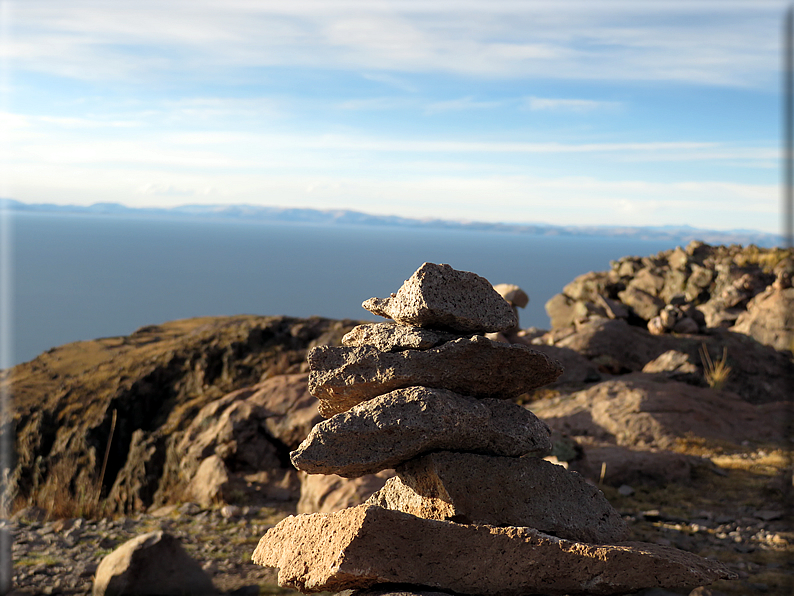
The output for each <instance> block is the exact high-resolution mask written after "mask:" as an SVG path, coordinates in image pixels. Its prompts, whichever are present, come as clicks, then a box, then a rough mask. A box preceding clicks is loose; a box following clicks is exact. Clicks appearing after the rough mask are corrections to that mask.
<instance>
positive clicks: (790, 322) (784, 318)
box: [731, 286, 794, 351]
mask: <svg viewBox="0 0 794 596" xmlns="http://www.w3.org/2000/svg"><path fill="white" fill-rule="evenodd" d="M792 313H794V288H790V287H789V288H779V287H775V286H771V287H769V288H767V290H765V291H764V292H762V293H760V294H758V295H757V296H755V297H754V298H753V299H752V300H751V301H750V302H749V303H748V304H747V310H746V311H745V312H743V313H742V314H740V315H739V317H738V318H737V319H736V324H735V325H734V326H733V328H732V329H731V331H735V332H737V333H744V334H746V335H749V336H750V337H752V338H753V339H755V340H756V341H758V342H759V343H762V344H765V345H768V346H772V347H773V348H775V349H776V350H792V351H794V314H792Z"/></svg>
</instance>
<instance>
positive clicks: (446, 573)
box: [253, 505, 735, 596]
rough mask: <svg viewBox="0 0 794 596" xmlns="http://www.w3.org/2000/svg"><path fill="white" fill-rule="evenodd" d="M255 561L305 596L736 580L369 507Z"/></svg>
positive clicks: (299, 522) (276, 542)
mask: <svg viewBox="0 0 794 596" xmlns="http://www.w3.org/2000/svg"><path fill="white" fill-rule="evenodd" d="M253 560H254V562H255V563H257V564H259V565H265V566H272V567H278V568H279V572H278V582H279V585H280V586H282V587H290V588H295V589H297V590H300V591H302V592H304V593H309V592H318V591H323V590H327V591H339V590H345V589H356V588H368V587H371V586H374V585H376V584H380V583H389V582H395V583H396V582H399V583H401V584H412V585H420V586H424V587H425V588H424V589H427V588H431V589H434V588H435V589H443V590H448V591H451V592H454V593H458V594H489V595H492V596H523V595H525V594H537V593H543V594H548V595H550V596H562V595H563V594H571V595H574V594H581V595H585V594H587V595H606V594H625V593H629V592H635V591H637V590H640V589H642V588H649V587H664V588H672V589H691V588H694V587H696V586H700V585H704V584H709V583H712V582H714V581H715V580H717V579H720V578H732V577H735V574H733V573H731V572H730V571H728V570H727V569H726V568H725V567H724V566H723V565H722V564H721V563H718V562H716V561H710V560H707V559H703V558H701V557H698V556H696V555H693V554H690V553H686V552H682V551H678V550H675V549H671V548H666V547H662V546H656V545H651V544H643V543H638V542H628V543H623V544H619V545H594V544H585V543H580V542H573V541H568V540H563V539H560V538H556V537H553V536H549V535H548V534H544V533H542V532H540V531H538V530H535V529H532V528H523V527H507V528H497V527H493V526H488V525H465V524H456V523H453V522H448V521H439V520H428V519H422V518H419V517H416V516H413V515H409V514H407V513H403V512H401V511H392V510H388V509H384V508H382V507H376V506H367V505H360V506H358V507H353V508H350V509H345V510H344V511H339V512H336V513H315V514H311V515H298V516H290V517H288V518H286V519H284V520H283V521H281V522H280V523H279V524H278V525H276V526H275V527H274V528H271V529H270V530H269V531H268V532H267V533H266V534H265V535H264V536H263V537H262V538H261V540H260V541H259V544H258V545H257V547H256V550H255V551H254V555H253Z"/></svg>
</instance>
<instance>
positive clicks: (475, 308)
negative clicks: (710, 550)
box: [253, 263, 729, 596]
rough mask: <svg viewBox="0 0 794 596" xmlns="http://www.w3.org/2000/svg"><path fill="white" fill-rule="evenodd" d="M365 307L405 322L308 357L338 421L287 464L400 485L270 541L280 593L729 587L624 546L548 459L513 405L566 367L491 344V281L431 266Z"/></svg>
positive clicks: (501, 313) (543, 435) (593, 503)
mask: <svg viewBox="0 0 794 596" xmlns="http://www.w3.org/2000/svg"><path fill="white" fill-rule="evenodd" d="M363 306H364V308H366V309H367V310H370V311H371V312H373V313H375V314H378V315H381V316H384V317H387V318H390V319H392V320H393V321H394V323H376V324H369V325H362V326H359V327H356V328H355V329H353V330H352V331H351V332H350V333H349V334H348V335H346V336H345V338H344V339H343V344H344V345H343V346H342V347H329V346H322V347H318V348H315V349H313V350H312V351H311V352H310V353H309V366H310V370H311V374H310V376H309V389H310V391H311V393H312V394H313V395H315V396H316V397H317V398H319V400H320V405H319V410H320V413H321V414H322V415H323V416H324V417H325V418H327V420H324V421H323V422H321V423H319V424H318V425H316V426H315V427H314V428H313V429H312V431H311V433H310V434H309V436H308V437H307V438H306V440H305V441H304V442H303V443H302V444H301V445H300V447H299V448H298V449H297V450H296V451H294V452H293V453H292V454H291V458H292V462H293V464H294V465H295V466H296V467H297V468H299V469H301V470H304V471H306V472H308V473H310V474H338V475H340V476H345V477H357V476H361V475H364V474H372V473H376V472H378V471H380V470H384V469H389V468H394V469H395V470H396V472H397V476H395V477H394V478H391V479H390V480H389V481H388V482H387V484H386V486H385V487H384V488H383V489H382V490H380V491H379V492H377V493H376V494H374V495H373V496H372V497H371V498H370V499H369V500H368V501H367V502H366V503H364V504H363V505H359V506H357V507H351V508H348V509H345V510H342V511H339V512H335V513H315V514H304V515H298V516H290V517H288V518H287V519H285V520H283V521H282V522H281V523H279V524H278V525H277V526H275V527H274V528H272V529H271V530H269V531H268V532H267V533H266V534H265V535H264V536H263V537H262V539H261V540H260V542H259V545H258V546H257V548H256V551H255V552H254V555H253V559H254V561H255V562H256V563H258V564H260V565H265V566H273V567H278V568H279V585H281V586H284V587H293V588H296V589H298V590H300V591H301V592H304V593H309V592H319V591H341V590H350V589H353V590H361V591H363V590H366V593H367V594H375V593H379V594H385V593H396V592H400V593H413V594H421V593H425V594H427V593H429V592H428V590H441V591H445V592H451V593H457V594H476V595H493V596H518V595H522V594H622V593H629V592H633V591H636V590H639V589H642V588H645V587H654V586H660V587H668V588H687V587H695V586H699V585H703V584H707V583H711V582H712V581H714V580H716V579H718V578H720V577H727V576H728V575H729V572H727V570H726V569H725V568H724V567H723V566H722V565H720V564H718V563H714V562H711V561H708V560H706V559H702V558H700V557H697V556H695V555H691V554H689V553H682V552H679V551H676V550H674V549H670V548H665V547H660V546H656V545H649V544H641V543H621V542H620V541H621V540H624V539H625V538H626V535H627V528H626V525H625V522H624V521H623V520H622V518H621V517H620V515H619V514H618V513H617V512H616V511H615V510H614V509H613V508H612V507H611V506H610V504H609V503H608V502H607V501H606V499H605V498H604V496H603V494H602V493H601V492H600V491H599V490H598V489H596V488H595V487H593V486H591V485H590V484H588V483H587V482H586V481H585V480H584V479H583V478H582V477H581V476H579V475H578V474H576V473H575V472H569V471H567V470H565V469H564V468H563V467H561V466H557V465H554V464H552V463H550V462H548V461H545V460H544V459H542V457H543V456H544V455H546V454H548V453H549V452H550V450H551V440H550V431H549V428H548V426H547V425H546V424H545V423H543V422H542V421H541V420H539V419H538V418H537V417H536V416H535V415H534V414H532V413H531V412H529V411H528V410H527V409H525V408H523V407H521V406H520V405H518V404H516V403H514V402H513V401H512V399H513V398H515V397H517V396H519V395H521V394H523V393H526V392H528V391H531V390H532V389H535V388H537V387H540V386H543V385H545V384H547V383H551V382H553V381H554V380H555V379H557V378H558V377H559V375H560V374H561V373H562V368H561V366H560V365H559V363H557V362H556V361H553V360H551V359H550V358H548V357H547V356H546V355H544V354H542V353H540V352H536V351H534V350H532V349H530V348H528V347H526V346H524V345H510V344H504V343H498V342H492V341H490V340H488V339H487V338H485V337H484V336H483V334H485V333H495V332H499V331H503V330H506V329H510V328H512V327H514V326H515V325H516V318H515V313H514V311H513V309H512V307H511V306H510V305H509V304H508V303H507V302H506V301H505V300H504V299H503V298H502V297H501V296H500V295H499V294H498V293H497V292H496V291H495V290H494V289H493V287H492V286H491V285H490V283H488V281H487V280H485V279H483V278H482V277H479V276H477V275H475V274H473V273H468V272H464V271H456V270H454V269H452V268H451V267H450V266H449V265H434V264H430V263H425V264H424V265H422V267H420V268H419V270H417V271H416V273H414V275H413V276H412V277H411V278H410V279H409V280H407V281H406V282H405V284H404V285H403V286H402V287H401V288H400V290H399V291H398V292H397V294H392V295H391V296H390V297H389V298H386V299H382V300H381V299H378V298H372V299H370V300H368V301H366V302H365V303H364V304H363ZM395 585H399V587H395ZM362 594H363V592H362Z"/></svg>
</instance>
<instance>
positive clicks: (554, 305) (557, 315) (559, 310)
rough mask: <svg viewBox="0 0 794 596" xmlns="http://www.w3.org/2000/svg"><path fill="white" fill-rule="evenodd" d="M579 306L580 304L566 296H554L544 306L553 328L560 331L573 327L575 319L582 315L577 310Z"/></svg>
mask: <svg viewBox="0 0 794 596" xmlns="http://www.w3.org/2000/svg"><path fill="white" fill-rule="evenodd" d="M577 304H579V303H577V302H576V301H575V300H574V299H573V298H570V297H569V296H566V295H565V294H555V295H554V296H552V297H551V298H550V299H549V300H548V302H546V304H545V306H544V308H545V309H546V314H547V315H548V316H549V320H550V322H551V326H552V328H553V329H560V328H564V327H568V326H569V325H573V322H574V319H575V318H576V317H577V316H579V315H580V314H581V313H580V312H579V311H578V310H577Z"/></svg>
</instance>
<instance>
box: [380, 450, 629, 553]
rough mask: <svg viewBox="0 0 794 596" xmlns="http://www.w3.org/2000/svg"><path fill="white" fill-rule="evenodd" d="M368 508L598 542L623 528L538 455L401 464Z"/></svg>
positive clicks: (601, 501) (458, 456) (591, 492)
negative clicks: (535, 531)
mask: <svg viewBox="0 0 794 596" xmlns="http://www.w3.org/2000/svg"><path fill="white" fill-rule="evenodd" d="M397 474H398V477H397V478H392V479H391V480H389V481H388V482H387V483H386V486H385V487H384V488H383V489H381V490H380V491H378V492H377V493H375V494H374V495H373V496H372V497H371V498H370V500H369V501H368V502H369V503H370V504H374V505H379V506H381V507H385V508H387V509H396V510H398V511H403V512H404V513H410V514H412V515H416V516H418V517H423V518H425V519H442V520H443V519H446V520H450V521H455V522H458V523H465V524H488V525H491V526H526V527H530V528H535V529H537V530H540V531H541V532H545V533H546V534H551V535H553V536H558V537H559V538H566V539H568V540H576V541H579V542H591V543H596V544H602V543H606V542H617V541H620V540H625V539H626V538H627V536H628V528H627V527H626V523H625V522H624V521H623V518H621V517H620V514H619V513H618V512H617V511H615V510H614V509H613V508H612V506H611V505H610V504H609V502H607V500H606V499H605V498H604V495H603V494H602V493H601V491H599V490H598V489H597V488H595V487H594V486H592V485H591V484H589V483H587V482H586V481H585V480H584V478H582V476H580V475H579V474H577V473H576V472H569V471H568V470H566V469H565V468H563V467H562V466H558V465H555V464H553V463H550V462H547V461H545V460H542V459H539V458H536V457H521V458H515V457H491V456H487V455H475V454H472V453H453V452H449V451H440V452H435V453H429V454H427V455H424V456H422V457H419V458H415V459H412V460H410V461H407V462H405V463H404V464H402V465H400V466H399V467H398V468H397Z"/></svg>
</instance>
